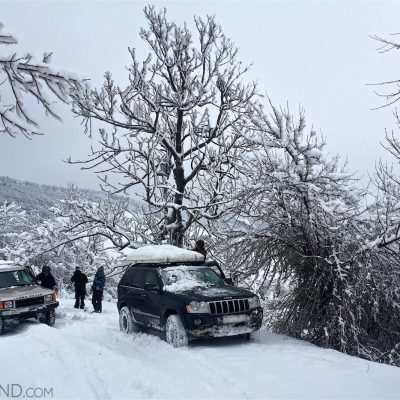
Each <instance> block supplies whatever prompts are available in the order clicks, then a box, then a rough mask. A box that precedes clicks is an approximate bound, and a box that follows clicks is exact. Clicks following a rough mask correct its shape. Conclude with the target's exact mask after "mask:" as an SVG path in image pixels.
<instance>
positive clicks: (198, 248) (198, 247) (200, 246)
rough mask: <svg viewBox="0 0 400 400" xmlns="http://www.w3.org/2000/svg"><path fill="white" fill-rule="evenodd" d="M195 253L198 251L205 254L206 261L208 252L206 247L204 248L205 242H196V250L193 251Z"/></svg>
mask: <svg viewBox="0 0 400 400" xmlns="http://www.w3.org/2000/svg"><path fill="white" fill-rule="evenodd" d="M193 251H197V252H198V253H201V254H203V256H204V259H206V257H207V250H206V249H205V247H204V240H201V239H199V240H198V241H197V242H196V246H195V248H194V249H193Z"/></svg>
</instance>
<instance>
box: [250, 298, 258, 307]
mask: <svg viewBox="0 0 400 400" xmlns="http://www.w3.org/2000/svg"><path fill="white" fill-rule="evenodd" d="M249 307H250V308H257V307H260V299H259V298H258V297H257V296H254V297H251V298H250V299H249Z"/></svg>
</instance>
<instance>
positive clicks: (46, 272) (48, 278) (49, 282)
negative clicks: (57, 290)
mask: <svg viewBox="0 0 400 400" xmlns="http://www.w3.org/2000/svg"><path fill="white" fill-rule="evenodd" d="M36 280H37V281H38V282H39V283H40V286H42V287H44V288H47V289H51V290H54V287H55V286H56V280H55V279H54V276H53V275H52V273H51V270H50V267H49V266H48V265H45V266H44V267H43V268H42V272H41V273H40V274H39V275H38V276H37V277H36Z"/></svg>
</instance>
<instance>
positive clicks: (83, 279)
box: [71, 267, 88, 309]
mask: <svg viewBox="0 0 400 400" xmlns="http://www.w3.org/2000/svg"><path fill="white" fill-rule="evenodd" d="M71 282H73V283H74V286H75V305H74V307H75V308H82V309H84V308H85V296H86V284H87V283H88V278H87V276H86V275H85V274H84V273H82V272H81V269H80V268H79V267H76V268H75V272H74V274H73V275H72V278H71Z"/></svg>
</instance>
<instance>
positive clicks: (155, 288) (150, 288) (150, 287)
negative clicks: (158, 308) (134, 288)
mask: <svg viewBox="0 0 400 400" xmlns="http://www.w3.org/2000/svg"><path fill="white" fill-rule="evenodd" d="M144 290H147V291H148V292H157V293H161V288H160V286H158V285H154V284H153V283H145V284H144Z"/></svg>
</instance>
